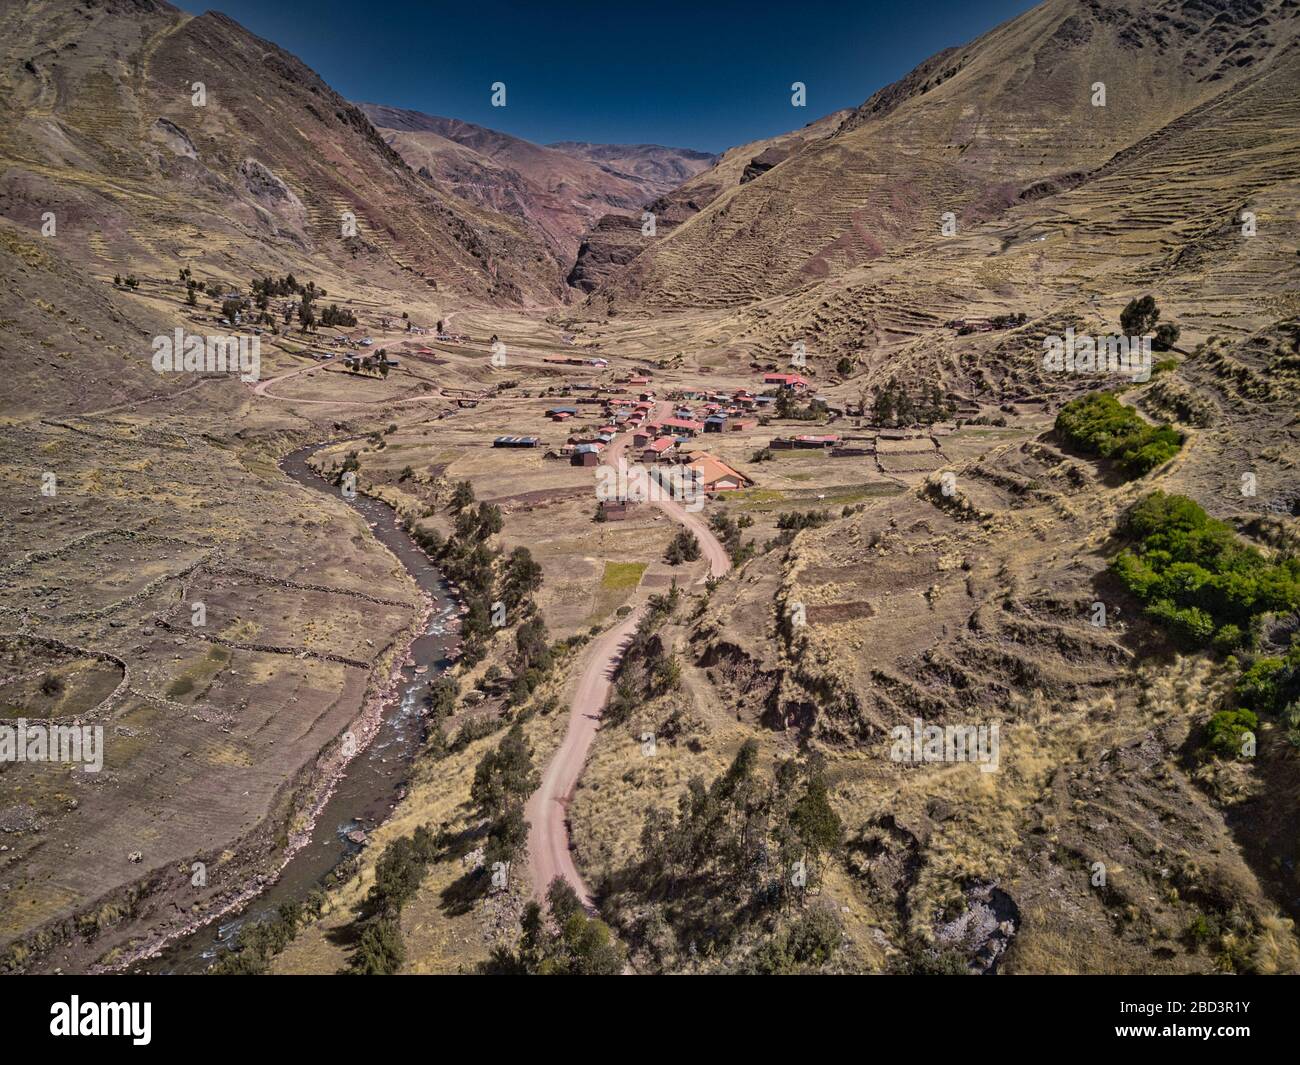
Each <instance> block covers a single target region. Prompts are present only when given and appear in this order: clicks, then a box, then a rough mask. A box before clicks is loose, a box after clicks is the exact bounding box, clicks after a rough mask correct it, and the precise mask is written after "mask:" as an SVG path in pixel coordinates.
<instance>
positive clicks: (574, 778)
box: [524, 604, 645, 910]
mask: <svg viewBox="0 0 1300 1065" xmlns="http://www.w3.org/2000/svg"><path fill="white" fill-rule="evenodd" d="M644 612H645V605H644V604H642V605H641V606H639V607H637V608H636V609H635V610H633V611H632V613H631V614H629V615H628V616H627V617H626V618H624V619H623V621H621V622H620V623H619V624H618V625H616V626H615V627H614V628H612V629H610V630H609V631H608V632H604V633H602V634H601V635H600V636H599V637H598V638H597V639H596V640H595V642H594V643H592V644H591V645H590V646H589V647H588V648H587V653H586V656H585V660H584V662H583V665H582V672H581V673H580V674H579V677H578V688H577V690H576V691H575V692H574V695H573V702H572V703H571V704H570V706H569V727H568V731H567V732H565V734H564V739H563V741H562V742H561V743H560V749H559V750H557V751H556V752H555V757H554V758H552V759H551V764H550V765H548V766H547V767H546V773H545V774H544V775H543V776H542V784H541V787H539V788H538V789H537V790H536V791H535V792H534V793H533V795H532V798H530V799H529V800H528V803H527V805H526V806H525V807H524V816H525V817H526V818H527V819H528V826H529V827H528V871H529V873H530V875H531V877H532V881H533V894H534V895H535V896H536V897H537V898H538V899H541V898H542V897H543V896H544V895H545V894H546V888H547V887H548V886H549V885H550V883H551V881H552V880H554V879H555V878H556V877H557V876H562V877H564V879H565V880H567V881H568V882H569V884H570V885H571V886H572V887H573V890H574V891H576V892H577V893H578V898H580V899H581V900H582V904H583V905H584V906H586V907H587V909H589V910H590V909H593V906H592V901H591V892H590V891H589V890H588V889H587V885H586V884H585V883H584V882H583V879H582V877H581V876H580V875H579V873H578V868H577V866H575V865H574V864H573V852H572V851H571V850H570V849H569V820H568V816H569V815H568V809H569V800H570V799H571V798H572V797H573V791H574V789H575V788H576V787H577V786H578V778H579V777H580V776H581V775H582V768H583V766H584V765H585V764H586V762H587V752H588V751H590V750H591V743H592V741H593V740H594V739H595V738H596V729H597V727H598V722H599V719H600V714H601V711H602V709H604V706H605V700H606V699H607V698H609V689H610V686H611V683H612V680H613V675H614V670H615V669H616V668H617V666H618V661H619V659H620V658H622V657H623V651H624V649H625V648H626V647H627V643H628V640H629V639H630V638H631V636H632V633H633V631H635V629H636V627H637V625H638V624H639V623H640V621H641V615H642V614H643V613H644Z"/></svg>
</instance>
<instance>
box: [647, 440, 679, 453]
mask: <svg viewBox="0 0 1300 1065" xmlns="http://www.w3.org/2000/svg"><path fill="white" fill-rule="evenodd" d="M673 443H674V441H673V438H672V437H671V436H661V437H660V438H659V439H658V440H655V441H653V442H652V443H651V444H650V446H649V447H648V448H647V449H646V450H647V451H653V452H654V453H655V454H656V455H662V454H663V453H664V452H665V451H667V450H668V449H669V448H670V447H672V446H673Z"/></svg>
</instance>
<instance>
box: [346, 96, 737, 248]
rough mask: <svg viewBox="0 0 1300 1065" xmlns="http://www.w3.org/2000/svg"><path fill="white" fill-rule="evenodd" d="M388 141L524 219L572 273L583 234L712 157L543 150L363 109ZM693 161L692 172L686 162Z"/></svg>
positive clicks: (613, 148)
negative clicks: (605, 156) (621, 164)
mask: <svg viewBox="0 0 1300 1065" xmlns="http://www.w3.org/2000/svg"><path fill="white" fill-rule="evenodd" d="M359 106H360V108H361V110H362V111H364V112H365V113H366V115H368V116H369V118H370V120H371V121H372V122H373V123H374V124H375V125H376V126H377V127H378V128H379V129H380V131H381V133H382V135H383V137H384V139H385V141H386V142H387V143H388V144H389V145H391V146H392V147H393V148H394V149H396V150H397V152H398V153H399V154H400V155H401V156H402V158H403V159H405V160H406V162H407V163H408V164H409V165H410V166H411V167H412V168H413V169H415V170H417V171H419V172H420V173H422V174H427V175H428V176H429V177H431V178H433V179H434V180H436V181H438V182H440V183H441V184H443V185H445V186H447V187H448V188H450V189H451V191H453V192H454V193H455V194H456V195H457V196H459V197H460V198H462V199H464V200H468V201H469V202H470V203H474V204H477V205H479V206H482V207H488V208H490V209H492V210H493V211H498V212H500V213H502V214H506V215H510V216H511V217H514V218H517V219H519V220H520V221H521V222H523V223H524V225H526V226H527V227H529V228H530V229H531V230H533V231H535V232H537V233H538V234H540V235H541V237H542V239H544V240H545V241H546V243H547V244H548V245H549V246H550V247H551V248H552V249H554V251H555V255H556V258H557V260H558V261H559V262H560V263H561V264H562V265H563V266H564V268H565V269H566V270H567V269H568V268H569V267H570V266H571V265H572V263H573V260H574V258H575V257H576V256H577V253H578V244H579V242H580V241H581V239H582V237H583V235H584V234H586V233H587V231H588V230H590V229H591V228H592V226H593V225H595V223H596V222H598V221H599V220H600V219H601V218H602V217H604V216H605V215H606V214H615V215H619V216H625V217H626V216H633V215H638V214H639V213H640V211H641V208H642V207H643V206H644V205H645V204H647V203H649V202H650V201H651V200H653V199H654V198H655V197H657V196H659V195H661V194H662V193H664V192H667V191H669V190H670V189H672V188H675V187H676V186H677V185H679V184H680V183H681V181H680V180H674V178H676V176H677V175H678V174H679V173H680V174H683V175H684V177H682V179H681V180H685V177H689V176H690V175H691V174H692V173H695V172H697V171H698V170H699V169H701V168H702V167H703V166H705V165H707V164H708V162H709V160H711V159H712V157H711V156H707V155H704V154H703V153H698V152H686V151H684V150H680V149H672V148H656V147H654V146H645V151H644V153H642V154H641V155H640V156H638V150H637V149H636V148H630V149H626V150H625V149H624V148H623V147H622V146H619V145H578V146H575V147H576V148H578V149H584V150H573V151H569V150H564V149H563V148H562V147H560V146H553V147H543V146H542V145H539V144H533V143H532V142H531V141H526V140H523V139H522V138H520V137H512V136H511V135H510V134H508V133H499V132H497V131H496V130H491V129H487V128H485V127H483V126H476V125H474V124H473V123H470V122H462V121H460V120H458V119H452V118H439V117H437V116H436V115H426V114H423V113H421V112H419V111H408V110H403V109H401V108H396V107H384V106H381V105H379V104H360V105H359ZM601 150H608V151H609V152H610V153H611V154H612V157H613V158H614V159H623V158H624V157H625V156H629V157H631V158H633V159H636V160H637V161H638V162H639V165H640V168H641V170H643V171H645V172H644V173H643V172H638V170H636V169H628V170H622V169H619V168H618V167H616V166H613V165H609V164H607V163H605V162H604V161H601V160H597V159H595V158H594V156H595V155H596V154H598V153H599V152H600V151H601ZM690 156H699V157H700V158H699V159H698V160H693V162H694V167H693V168H692V167H691V166H688V165H686V163H685V162H684V161H683V160H685V159H688V158H689V157H690Z"/></svg>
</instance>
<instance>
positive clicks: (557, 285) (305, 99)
mask: <svg viewBox="0 0 1300 1065" xmlns="http://www.w3.org/2000/svg"><path fill="white" fill-rule="evenodd" d="M0 28H2V29H3V31H4V43H3V44H0V52H2V53H3V59H4V74H3V75H0V78H3V82H2V83H0V84H2V86H3V91H0V161H3V166H4V169H3V179H2V184H0V211H2V212H3V213H4V214H5V215H7V216H9V217H11V218H15V219H18V220H21V221H24V222H27V223H29V224H30V223H31V222H32V221H33V220H34V219H36V218H37V217H38V216H39V215H40V214H41V213H42V212H44V211H53V212H54V213H55V216H56V218H57V222H58V225H59V226H60V227H61V229H62V230H63V232H64V233H65V234H71V233H73V232H76V233H80V234H83V235H84V238H85V240H86V241H87V247H88V249H89V254H88V255H87V257H86V260H85V263H84V265H85V266H87V267H93V268H97V269H98V270H99V271H100V272H102V273H110V274H111V273H112V272H113V271H114V269H115V268H117V267H119V266H123V265H127V264H130V265H132V266H133V267H134V268H136V269H139V268H141V267H142V266H145V265H147V264H148V263H150V262H154V261H158V262H165V263H166V264H167V271H168V273H169V274H170V273H171V271H172V263H174V262H175V261H176V260H177V259H181V260H184V261H186V262H192V263H195V264H196V265H200V264H201V265H203V266H205V267H207V268H208V269H210V270H228V271H232V272H233V273H234V276H242V275H243V274H244V273H245V270H246V266H247V264H249V263H256V264H258V268H259V269H262V270H264V271H266V272H270V271H274V270H284V269H292V268H293V267H294V266H295V265H297V266H299V267H301V266H302V265H303V264H305V263H307V262H311V263H313V264H315V266H316V268H317V270H318V271H319V269H320V268H321V266H322V264H323V263H324V262H333V263H338V264H340V265H345V266H346V268H347V269H348V270H350V271H353V272H355V273H358V274H368V275H373V276H375V277H376V278H385V279H387V281H386V283H389V284H392V285H395V286H398V287H401V286H408V285H411V284H424V283H427V284H430V285H434V284H436V285H438V286H444V287H446V288H448V289H449V290H451V291H456V292H463V293H466V294H473V295H475V296H478V297H480V298H482V299H487V300H492V301H497V302H513V303H523V302H536V301H547V302H550V301H553V300H555V299H556V298H558V297H559V295H560V292H561V282H560V275H559V271H558V270H557V269H556V268H555V267H554V265H553V264H551V263H549V259H548V257H547V256H546V254H545V251H544V248H543V247H542V245H541V244H540V242H537V241H535V239H534V238H533V237H532V236H531V235H530V234H529V233H528V232H527V231H526V230H525V229H524V228H523V227H521V226H519V225H518V224H517V223H516V222H513V221H511V220H509V219H506V218H504V217H503V216H501V215H498V214H496V213H495V212H491V211H487V210H482V209H478V208H475V207H474V206H472V205H467V204H466V203H464V202H463V201H462V200H460V199H459V198H456V197H453V196H450V195H448V194H447V193H445V192H444V191H443V190H442V189H440V188H439V187H438V186H437V185H436V184H435V183H433V182H431V181H428V180H426V179H424V178H421V177H419V176H417V175H416V174H415V173H414V171H412V170H411V169H410V168H409V167H407V166H406V164H405V163H403V162H402V160H401V158H400V156H398V155H397V153H396V152H394V151H393V150H392V149H391V148H389V147H388V146H387V145H386V144H385V143H384V142H383V140H382V139H381V138H380V137H379V136H378V134H377V133H376V132H375V130H374V128H373V127H372V126H371V125H370V123H369V121H368V120H367V119H366V117H365V115H363V114H362V113H361V112H360V111H359V110H357V108H355V107H354V106H352V105H351V104H349V103H348V102H347V101H346V100H344V99H342V98H341V97H340V96H339V95H338V94H337V93H335V92H334V91H333V90H332V89H330V87H329V86H328V85H326V84H325V83H324V82H323V81H322V80H321V79H320V78H319V77H318V76H317V75H316V74H315V73H313V72H312V71H311V70H310V69H309V68H308V67H306V66H305V65H303V64H302V63H301V62H300V61H299V60H297V59H296V58H294V57H293V56H292V55H289V54H288V53H287V52H285V51H283V50H282V49H280V48H278V47H276V46H275V45H273V44H271V43H270V42H268V41H264V40H261V39H260V38H258V37H255V36H254V35H252V34H251V33H249V32H247V31H246V30H244V29H243V28H242V27H241V26H239V25H238V24H237V23H235V22H233V21H232V20H230V19H229V18H226V17H225V16H223V15H219V14H215V13H208V14H205V15H201V16H198V17H191V16H189V15H186V14H184V13H182V12H180V11H178V10H177V9H176V8H173V7H171V6H170V5H168V4H165V3H155V2H151V0H140V2H139V3H130V4H127V3H112V4H106V5H92V6H90V7H88V8H86V9H84V10H83V9H82V8H80V7H74V6H73V5H71V4H60V3H48V4H47V3H42V4H26V5H16V6H15V5H10V6H7V7H6V8H5V11H4V14H3V15H2V16H0ZM348 214H350V215H351V216H353V217H354V218H355V229H356V232H355V235H347V234H349V233H350V232H351V230H350V228H348V227H347V226H346V225H345V222H347V221H350V219H348V218H347V217H346V216H347V215H348Z"/></svg>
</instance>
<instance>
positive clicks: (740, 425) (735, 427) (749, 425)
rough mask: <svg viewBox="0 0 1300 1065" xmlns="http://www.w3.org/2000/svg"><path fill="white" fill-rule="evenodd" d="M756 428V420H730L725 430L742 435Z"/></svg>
mask: <svg viewBox="0 0 1300 1065" xmlns="http://www.w3.org/2000/svg"><path fill="white" fill-rule="evenodd" d="M757 427H758V419H757V418H732V419H731V422H730V423H729V424H728V425H727V428H728V429H730V430H731V431H732V432H733V433H742V432H746V431H747V430H749V429H756V428H757Z"/></svg>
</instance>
